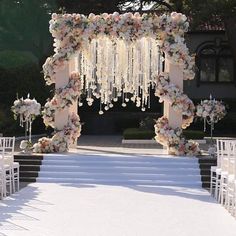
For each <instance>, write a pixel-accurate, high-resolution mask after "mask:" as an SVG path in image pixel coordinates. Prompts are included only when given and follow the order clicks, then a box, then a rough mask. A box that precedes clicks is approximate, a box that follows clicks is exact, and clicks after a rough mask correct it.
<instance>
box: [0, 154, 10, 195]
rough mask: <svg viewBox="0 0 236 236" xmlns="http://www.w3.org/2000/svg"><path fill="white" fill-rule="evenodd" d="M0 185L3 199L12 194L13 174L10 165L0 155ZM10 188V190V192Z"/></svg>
mask: <svg viewBox="0 0 236 236" xmlns="http://www.w3.org/2000/svg"><path fill="white" fill-rule="evenodd" d="M0 178H1V180H0V182H1V183H0V185H1V189H0V190H1V199H2V198H4V197H6V196H7V193H9V194H12V174H11V167H10V165H8V164H6V163H5V161H4V157H3V156H2V155H0ZM8 188H9V190H8Z"/></svg>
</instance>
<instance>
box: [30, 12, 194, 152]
mask: <svg viewBox="0 0 236 236" xmlns="http://www.w3.org/2000/svg"><path fill="white" fill-rule="evenodd" d="M188 26H189V24H188V22H187V18H186V16H185V15H182V14H180V13H176V12H173V13H171V14H170V15H166V14H163V15H161V16H157V15H155V14H143V15H140V14H139V13H135V14H132V13H125V14H119V13H117V12H115V13H113V14H107V13H104V14H101V15H94V14H90V15H89V16H88V17H86V16H84V15H80V14H64V15H62V14H52V19H51V21H50V32H51V33H52V36H53V37H54V41H55V43H54V46H55V49H54V51H55V54H54V55H53V56H52V57H49V58H48V59H47V60H46V62H45V64H44V66H43V70H44V78H45V80H46V84H47V85H51V84H53V83H56V73H58V72H59V71H61V70H63V69H64V68H65V66H67V65H68V63H69V60H70V58H71V57H72V56H73V55H75V54H76V53H77V52H80V51H82V50H83V49H84V50H85V51H86V47H87V45H88V44H89V43H91V42H92V41H93V40H94V39H96V38H98V36H99V37H103V36H106V38H108V39H109V40H110V41H111V42H112V45H113V46H114V45H115V46H116V44H117V45H118V43H119V42H118V41H123V42H125V43H126V44H127V45H128V46H127V48H128V47H129V46H130V45H131V44H132V43H134V42H135V41H138V40H140V41H141V40H142V38H145V37H150V38H151V39H153V40H155V41H156V42H158V49H159V50H160V53H161V54H165V57H168V58H169V60H170V61H171V63H173V64H175V65H178V66H180V67H181V68H182V70H183V76H184V79H185V80H192V79H193V78H194V58H193V57H192V56H191V55H189V50H188V48H187V47H186V44H185V40H184V33H185V32H187V30H188ZM161 72H162V71H159V73H158V74H157V75H154V73H153V74H152V76H151V77H152V78H151V79H152V80H151V82H148V85H149V86H150V84H151V85H152V86H154V87H155V86H156V95H157V96H159V97H160V99H161V100H162V101H163V100H164V101H168V102H169V103H170V104H171V106H172V107H173V108H174V109H175V110H177V111H179V112H182V114H183V125H182V128H186V127H187V126H189V125H190V123H191V122H192V120H193V116H194V112H193V110H194V105H193V103H192V102H191V100H190V99H188V97H187V96H186V95H184V94H183V92H182V91H180V89H178V87H176V86H175V85H174V84H171V83H170V81H169V78H168V74H162V73H161ZM100 82H101V81H100ZM85 83H86V81H83V78H82V77H81V74H80V73H78V72H73V73H72V74H71V75H70V80H69V83H68V85H67V86H65V87H63V88H60V89H58V90H56V91H55V96H54V97H53V98H52V99H51V100H49V101H48V102H47V103H46V104H45V107H44V113H43V114H44V115H43V118H44V123H45V125H46V126H51V127H53V128H55V125H54V123H55V113H56V111H58V110H60V109H65V108H68V107H69V106H70V105H71V104H72V103H73V101H75V100H77V99H78V98H79V96H80V95H81V90H82V89H83V87H86V84H85ZM101 83H102V82H101ZM144 85H145V84H144ZM143 87H145V86H140V88H141V89H143V97H142V98H144V100H145V99H146V97H147V95H146V94H147V91H144V88H143ZM133 91H134V89H133V90H132V89H127V92H133ZM118 94H120V92H119V93H118ZM93 95H95V94H93ZM95 96H96V95H95ZM89 99H90V100H89V102H90V103H91V102H92V101H93V99H92V98H91V97H89ZM116 99H117V98H116ZM131 100H132V101H135V100H136V102H137V103H140V98H139V96H137V94H136V95H135V96H134V97H132V99H131ZM113 101H115V99H113ZM102 102H103V103H105V102H106V101H105V102H104V101H102ZM108 102H109V101H108ZM142 103H143V101H142ZM105 104H106V103H105ZM108 105H109V106H106V107H112V104H111V103H108ZM80 131H81V125H80V121H79V117H78V115H77V114H74V113H72V114H70V115H69V116H68V124H67V125H66V126H65V127H64V128H63V129H62V130H56V133H55V135H54V136H53V137H52V138H51V139H49V138H42V139H40V140H39V142H38V143H37V144H36V145H35V146H34V147H35V151H36V152H58V151H59V152H63V151H66V150H67V149H68V148H69V145H70V143H71V142H73V140H76V138H77V137H79V135H80ZM155 131H156V135H157V136H156V137H155V138H156V140H157V141H158V142H160V143H161V144H163V145H165V146H167V147H169V148H170V149H171V150H172V152H173V153H174V154H182V153H183V154H195V153H197V152H198V146H197V144H195V143H189V142H187V141H185V140H184V138H183V137H182V130H181V129H177V130H175V129H172V128H171V127H169V125H168V119H166V118H164V117H162V118H160V119H158V120H157V124H156V125H155Z"/></svg>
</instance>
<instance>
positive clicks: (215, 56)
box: [196, 41, 236, 85]
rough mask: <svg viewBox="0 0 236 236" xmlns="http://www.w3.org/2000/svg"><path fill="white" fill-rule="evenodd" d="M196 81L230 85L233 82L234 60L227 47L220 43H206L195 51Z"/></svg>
mask: <svg viewBox="0 0 236 236" xmlns="http://www.w3.org/2000/svg"><path fill="white" fill-rule="evenodd" d="M196 62H197V67H198V73H197V81H198V85H200V84H202V83H232V82H234V81H235V74H236V73H235V69H234V60H233V56H232V53H231V51H230V49H229V47H228V46H227V45H226V44H225V43H222V42H220V41H216V42H207V43H204V44H202V45H200V47H199V48H198V50H197V61H196Z"/></svg>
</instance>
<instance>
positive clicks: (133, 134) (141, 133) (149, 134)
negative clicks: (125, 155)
mask: <svg viewBox="0 0 236 236" xmlns="http://www.w3.org/2000/svg"><path fill="white" fill-rule="evenodd" d="M154 136H155V132H154V130H142V129H139V128H128V129H126V130H124V132H123V138H124V139H152V138H153V137H154Z"/></svg>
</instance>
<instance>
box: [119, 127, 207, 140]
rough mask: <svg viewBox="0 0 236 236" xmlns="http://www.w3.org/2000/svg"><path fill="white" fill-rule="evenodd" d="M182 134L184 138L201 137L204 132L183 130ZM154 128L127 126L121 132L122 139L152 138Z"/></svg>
mask: <svg viewBox="0 0 236 236" xmlns="http://www.w3.org/2000/svg"><path fill="white" fill-rule="evenodd" d="M183 134H184V136H185V138H186V139H203V138H204V136H205V133H204V132H203V131H199V130H184V131H183ZM155 135H156V134H155V132H154V130H143V129H140V128H128V129H126V130H124V132H123V138H124V139H153V138H154V136H155Z"/></svg>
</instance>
